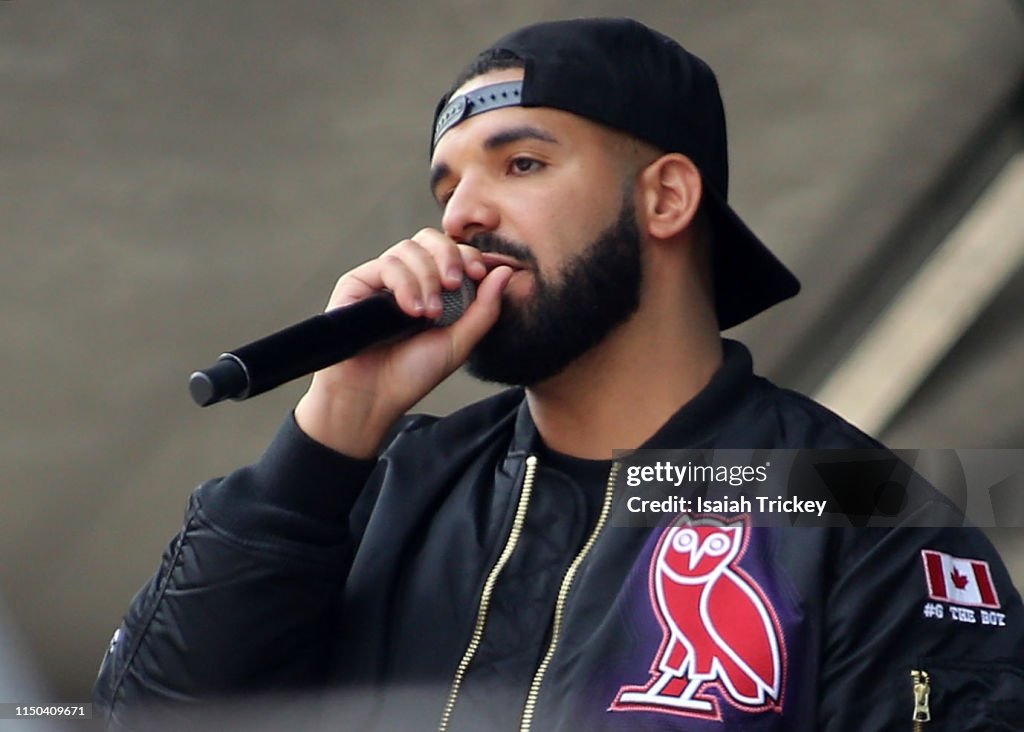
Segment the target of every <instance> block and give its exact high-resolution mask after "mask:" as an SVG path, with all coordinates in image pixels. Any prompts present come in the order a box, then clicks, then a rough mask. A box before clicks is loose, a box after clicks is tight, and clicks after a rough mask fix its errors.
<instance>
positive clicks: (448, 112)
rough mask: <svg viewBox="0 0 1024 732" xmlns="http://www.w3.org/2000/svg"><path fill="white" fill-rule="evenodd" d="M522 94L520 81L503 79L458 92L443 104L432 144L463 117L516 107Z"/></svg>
mask: <svg viewBox="0 0 1024 732" xmlns="http://www.w3.org/2000/svg"><path fill="white" fill-rule="evenodd" d="M522 95H523V82H522V81H505V82H502V83H501V84H491V85H490V86H482V87H480V88H479V89H474V90H473V91H471V92H467V93H466V94H460V95H459V96H457V97H455V98H454V99H452V100H451V101H450V102H448V104H446V105H445V106H444V109H442V110H441V113H440V114H439V115H437V122H436V124H435V125H434V145H437V141H438V140H440V139H441V136H442V135H444V133H445V132H447V131H448V130H450V129H451V128H452V127H454V126H455V125H457V124H458V123H459V122H461V121H462V120H464V119H467V118H469V117H472V116H473V115H476V114H481V113H482V112H490V111H491V110H492V109H501V108H502V107H517V106H519V104H520V100H521V99H522Z"/></svg>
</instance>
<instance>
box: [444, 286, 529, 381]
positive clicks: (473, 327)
mask: <svg viewBox="0 0 1024 732" xmlns="http://www.w3.org/2000/svg"><path fill="white" fill-rule="evenodd" d="M513 273H514V270H513V269H512V268H511V267H505V266H501V267H495V268H494V269H492V270H491V271H490V272H488V273H487V276H486V277H484V279H483V280H482V281H481V282H480V286H479V287H478V288H477V293H476V299H475V300H474V301H473V304H472V305H470V306H469V308H467V310H466V313H465V314H464V315H463V316H462V317H461V318H459V319H458V320H457V321H455V323H453V324H452V326H451V327H450V328H449V329H448V333H449V337H450V338H451V352H450V359H451V364H452V370H454V369H456V368H458V367H459V366H461V365H462V363H463V362H464V361H465V360H466V358H468V357H469V352H470V351H471V350H473V347H474V346H476V344H477V343H479V342H480V339H481V338H483V337H484V334H485V333H487V331H489V330H490V329H491V327H492V326H493V325H494V323H495V322H496V321H497V320H498V315H499V314H500V313H501V293H502V292H504V290H505V286H506V285H507V284H508V281H509V279H511V277H512V275H513Z"/></svg>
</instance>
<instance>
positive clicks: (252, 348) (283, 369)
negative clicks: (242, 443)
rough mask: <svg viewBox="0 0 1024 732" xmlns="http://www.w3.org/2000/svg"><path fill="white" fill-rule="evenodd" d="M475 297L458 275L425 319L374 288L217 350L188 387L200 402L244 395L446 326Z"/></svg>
mask: <svg viewBox="0 0 1024 732" xmlns="http://www.w3.org/2000/svg"><path fill="white" fill-rule="evenodd" d="M475 297H476V283H475V282H473V280H471V279H469V278H468V277H464V278H463V279H462V285H461V286H460V287H459V289H458V290H442V291H441V304H442V307H443V310H442V312H441V315H440V317H438V318H437V319H436V320H431V319H430V318H415V317H412V316H410V315H406V314H405V313H404V312H402V310H401V309H400V308H399V307H398V303H396V302H395V298H394V296H393V295H392V294H391V293H390V292H378V293H377V294H376V295H372V296H370V297H368V298H366V299H365V300H360V301H359V302H355V303H352V304H351V305H346V306H344V307H340V308H335V309H333V310H328V311H327V312H324V313H321V314H320V315H315V316H313V317H312V318H309V319H307V320H303V321H302V322H301V323H296V324H295V325H293V326H291V327H289V328H285V329H284V330H281V331H278V332H277V333H273V334H271V335H268V336H266V337H265V338H261V339H259V340H258V341H253V342H252V343H249V344H247V345H244V346H241V347H240V348H235V349H232V350H230V351H228V352H227V353H222V354H221V356H220V358H219V359H217V362H216V363H214V364H213V366H210V367H209V368H207V369H204V370H202V371H196V372H194V373H193V374H192V376H190V377H189V380H188V390H189V393H191V395H192V400H193V401H194V402H195V403H196V404H198V405H199V406H201V407H206V406H209V405H210V404H216V403H217V402H220V401H223V400H225V399H234V400H235V401H241V400H242V399H248V398H249V397H252V396H256V395H257V394H262V393H263V392H265V391H268V390H270V389H273V388H274V387H276V386H280V385H281V384H284V383H285V382H288V381H291V380H292V379H297V378H299V377H300V376H305V375H306V374H311V373H313V372H314V371H319V370H320V369H322V368H326V367H327V366H331V365H332V364H336V363H339V362H340V361H344V360H345V359H346V358H351V357H352V356H355V355H356V354H357V353H359V352H360V351H363V350H364V349H366V348H369V347H370V346H373V345H376V344H378V343H384V342H387V341H391V340H398V339H400V338H405V337H408V336H411V335H413V334H414V333H419V332H420V331H422V330H426V329H427V328H432V327H435V326H446V325H451V324H452V323H454V322H455V321H456V320H458V319H459V318H460V317H462V314H463V313H464V312H466V308H468V307H469V304H470V303H471V302H473V299H474V298H475Z"/></svg>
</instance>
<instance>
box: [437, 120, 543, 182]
mask: <svg viewBox="0 0 1024 732" xmlns="http://www.w3.org/2000/svg"><path fill="white" fill-rule="evenodd" d="M521 140H540V141H541V142H550V143H552V144H554V145H557V144H559V142H558V138H556V137H555V136H554V135H552V134H551V133H550V132H547V131H545V130H542V129H540V128H539V127H534V126H533V125H519V126H517V127H510V128H508V129H507V130H501V131H500V132H495V133H494V134H493V135H491V136H490V137H488V138H487V139H486V140H484V144H483V148H484V150H496V149H497V148H499V147H504V146H505V145H511V144H512V143H515V142H520V141H521ZM451 172H452V169H451V167H450V166H449V165H447V164H446V163H438V164H437V165H435V166H433V167H432V168H431V169H430V192H431V193H433V192H434V190H435V189H436V188H437V184H438V183H440V182H441V181H442V180H444V179H445V178H446V177H448V176H449V175H450V174H451Z"/></svg>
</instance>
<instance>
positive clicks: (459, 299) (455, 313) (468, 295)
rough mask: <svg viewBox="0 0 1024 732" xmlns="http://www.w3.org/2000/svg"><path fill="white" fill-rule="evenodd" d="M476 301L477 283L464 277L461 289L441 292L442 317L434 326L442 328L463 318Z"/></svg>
mask: <svg viewBox="0 0 1024 732" xmlns="http://www.w3.org/2000/svg"><path fill="white" fill-rule="evenodd" d="M475 299H476V282H474V281H473V280H471V279H469V277H463V278H462V284H461V285H459V289H457V290H442V291H441V307H442V310H441V315H440V316H439V317H438V318H437V320H435V321H434V324H435V325H438V326H441V327H444V326H448V325H451V324H452V323H454V322H455V321H456V320H458V319H459V318H461V317H462V314H463V313H464V312H466V308H468V307H469V305H470V303H472V302H473V300H475Z"/></svg>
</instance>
